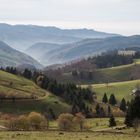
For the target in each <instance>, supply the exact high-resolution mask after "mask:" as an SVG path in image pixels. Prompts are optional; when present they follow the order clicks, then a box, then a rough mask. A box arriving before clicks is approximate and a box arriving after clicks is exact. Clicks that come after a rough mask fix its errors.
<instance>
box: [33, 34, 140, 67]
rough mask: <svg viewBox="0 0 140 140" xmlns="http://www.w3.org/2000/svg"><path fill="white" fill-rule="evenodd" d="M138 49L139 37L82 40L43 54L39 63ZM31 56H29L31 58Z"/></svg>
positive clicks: (139, 44) (139, 45)
mask: <svg viewBox="0 0 140 140" xmlns="http://www.w3.org/2000/svg"><path fill="white" fill-rule="evenodd" d="M129 47H130V48H133V47H134V48H136V47H137V48H139V47H140V36H130V37H124V36H117V37H109V38H100V39H84V40H82V41H80V42H76V43H70V44H65V45H62V46H60V47H58V48H56V49H53V50H50V51H47V52H46V53H43V54H42V55H41V57H40V58H39V60H40V62H41V63H43V64H46V65H48V64H49V65H51V64H56V63H57V64H61V63H66V62H69V61H73V60H77V59H82V58H87V57H89V56H94V55H99V54H101V53H103V52H107V51H113V50H118V49H119V50H120V49H125V48H129ZM32 55H33V54H31V56H32Z"/></svg>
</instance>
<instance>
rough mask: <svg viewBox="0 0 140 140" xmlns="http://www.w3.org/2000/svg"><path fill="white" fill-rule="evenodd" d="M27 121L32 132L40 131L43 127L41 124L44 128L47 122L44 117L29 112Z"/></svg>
mask: <svg viewBox="0 0 140 140" xmlns="http://www.w3.org/2000/svg"><path fill="white" fill-rule="evenodd" d="M28 119H29V122H30V126H31V128H32V129H33V130H34V129H35V130H36V129H41V128H42V127H43V124H44V127H45V126H46V125H47V121H46V119H45V117H44V116H42V115H41V114H40V113H37V112H31V113H30V114H29V116H28Z"/></svg>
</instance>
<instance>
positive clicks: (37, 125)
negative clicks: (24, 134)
mask: <svg viewBox="0 0 140 140" xmlns="http://www.w3.org/2000/svg"><path fill="white" fill-rule="evenodd" d="M8 128H9V129H10V130H40V129H46V128H48V127H47V120H46V119H45V117H44V116H42V115H41V114H40V113H37V112H31V113H30V114H29V115H21V116H19V117H18V118H13V119H11V120H10V121H9V123H8Z"/></svg>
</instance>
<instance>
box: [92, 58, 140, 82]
mask: <svg viewBox="0 0 140 140" xmlns="http://www.w3.org/2000/svg"><path fill="white" fill-rule="evenodd" d="M139 67H140V59H136V60H134V63H133V64H128V65H122V66H117V67H111V68H104V69H99V70H97V71H98V72H99V73H100V74H101V75H102V76H99V75H97V77H95V81H94V82H95V83H97V82H102V83H103V82H119V81H129V80H130V79H131V78H134V79H137V77H136V76H133V73H135V72H137V71H138V70H139Z"/></svg>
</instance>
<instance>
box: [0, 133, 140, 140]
mask: <svg viewBox="0 0 140 140" xmlns="http://www.w3.org/2000/svg"><path fill="white" fill-rule="evenodd" d="M0 139H1V140H8V139H9V140H132V139H133V140H139V139H140V134H138V133H137V134H135V133H133V132H131V133H129V134H128V133H124V134H122V133H103V132H59V131H47V132H0Z"/></svg>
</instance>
